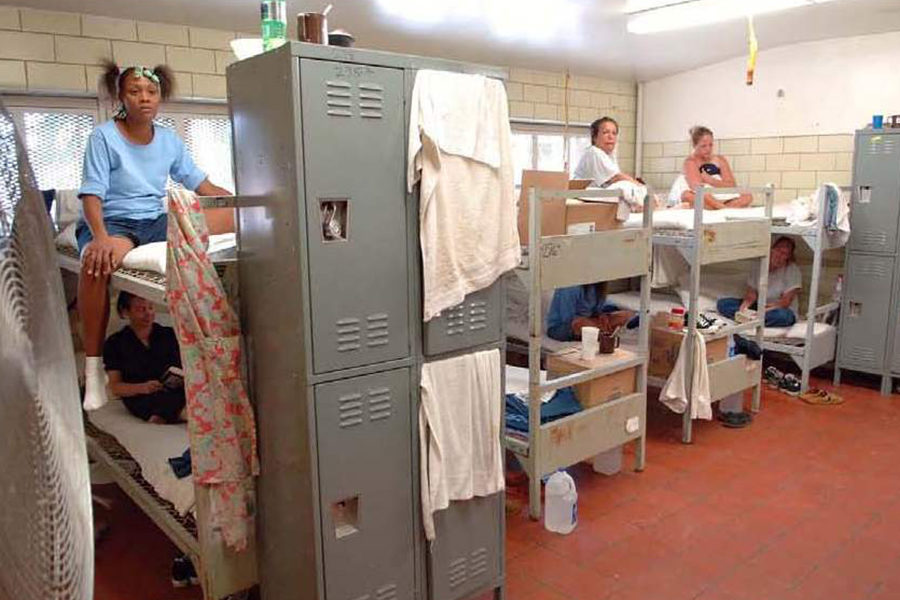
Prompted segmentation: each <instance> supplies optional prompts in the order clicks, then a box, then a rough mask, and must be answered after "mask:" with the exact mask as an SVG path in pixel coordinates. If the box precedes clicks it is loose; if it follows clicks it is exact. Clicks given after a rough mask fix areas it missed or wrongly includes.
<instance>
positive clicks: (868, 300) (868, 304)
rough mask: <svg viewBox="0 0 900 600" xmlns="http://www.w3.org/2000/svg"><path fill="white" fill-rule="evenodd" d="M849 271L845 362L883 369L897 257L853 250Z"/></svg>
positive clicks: (843, 344)
mask: <svg viewBox="0 0 900 600" xmlns="http://www.w3.org/2000/svg"><path fill="white" fill-rule="evenodd" d="M845 271H846V274H847V275H846V277H847V292H846V299H845V301H844V310H843V311H842V314H841V320H842V323H841V336H842V338H843V339H842V340H841V356H840V360H841V364H842V365H843V366H847V367H849V368H854V367H858V368H860V369H862V370H876V371H879V370H881V369H882V368H883V366H884V360H885V348H886V346H887V337H888V328H887V323H888V319H889V317H890V300H891V288H892V281H893V273H894V259H893V258H892V257H888V256H876V255H868V254H854V253H851V254H849V256H848V261H847V264H846V268H845Z"/></svg>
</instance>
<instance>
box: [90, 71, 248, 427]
mask: <svg viewBox="0 0 900 600" xmlns="http://www.w3.org/2000/svg"><path fill="white" fill-rule="evenodd" d="M102 82H103V85H104V87H105V90H106V92H107V93H109V95H110V98H115V99H117V100H118V102H119V106H118V109H117V110H116V114H115V117H114V118H113V120H111V121H108V122H106V123H104V124H102V125H100V126H98V127H97V128H96V129H94V131H93V132H91V135H90V137H89V138H88V143H87V149H86V151H85V157H84V173H83V178H82V185H81V189H80V190H79V192H78V196H79V198H81V202H82V210H81V216H80V218H79V221H78V226H77V229H76V234H75V235H76V238H77V239H78V250H79V252H80V254H81V273H80V275H79V278H78V311H79V314H80V317H81V323H82V327H83V331H84V348H85V354H86V357H87V358H86V361H85V395H84V406H85V408H86V409H88V410H91V409H96V408H99V407H101V406H103V404H105V403H106V390H105V387H104V381H103V379H104V377H103V375H104V373H103V364H102V362H101V360H100V351H101V349H102V347H103V336H104V334H105V333H106V325H107V322H108V321H109V294H108V292H107V284H108V283H109V278H110V275H111V274H112V273H113V271H115V270H116V269H117V268H119V266H120V265H121V264H122V257H124V256H125V254H126V253H127V252H128V251H129V250H131V249H132V248H134V247H136V246H139V245H141V244H148V243H150V242H159V241H165V239H166V207H165V203H164V201H165V198H166V179H167V177H171V178H172V180H174V181H176V182H178V183H180V184H182V185H184V186H185V187H186V188H188V189H190V190H194V191H196V192H197V193H198V194H200V195H204V196H222V195H230V192H229V191H227V190H225V189H222V188H220V187H218V186H215V185H213V184H212V183H210V181H209V180H208V179H207V177H206V174H205V173H204V172H203V171H201V170H200V169H198V168H197V166H196V165H195V164H194V161H193V160H191V156H190V154H188V152H187V150H186V149H185V147H184V143H182V141H181V140H180V139H179V138H178V136H177V135H175V133H174V132H173V131H172V130H171V129H167V128H165V127H157V126H155V125H154V123H153V120H154V119H155V118H156V115H157V113H158V112H159V106H160V102H161V101H164V100H167V99H168V98H169V97H170V96H171V95H172V91H173V88H174V84H175V81H174V78H173V76H172V72H171V71H170V70H169V68H168V67H166V66H162V65H161V66H157V67H156V68H154V69H148V68H146V67H128V68H126V69H125V70H122V71H120V70H119V68H118V67H117V66H116V65H115V64H113V63H108V64H107V65H106V67H105V69H104V73H103V77H102ZM207 223H208V225H209V230H210V233H224V232H227V231H233V230H234V216H233V211H231V210H230V209H218V210H217V211H207Z"/></svg>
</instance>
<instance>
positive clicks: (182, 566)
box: [172, 556, 200, 588]
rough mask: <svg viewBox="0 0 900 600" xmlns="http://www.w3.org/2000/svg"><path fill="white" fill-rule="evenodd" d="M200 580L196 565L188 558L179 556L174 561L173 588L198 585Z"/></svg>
mask: <svg viewBox="0 0 900 600" xmlns="http://www.w3.org/2000/svg"><path fill="white" fill-rule="evenodd" d="M199 583H200V579H199V578H198V577H197V571H196V570H195V569H194V564H193V563H192V562H191V559H189V558H188V557H187V556H179V557H178V558H176V559H175V560H173V561H172V587H176V588H183V587H187V586H189V585H197V584H199Z"/></svg>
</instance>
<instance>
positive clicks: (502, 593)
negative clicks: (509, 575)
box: [494, 584, 506, 600]
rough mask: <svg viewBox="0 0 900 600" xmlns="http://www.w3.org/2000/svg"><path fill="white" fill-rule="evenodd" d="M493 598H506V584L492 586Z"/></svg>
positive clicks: (498, 599)
mask: <svg viewBox="0 0 900 600" xmlns="http://www.w3.org/2000/svg"><path fill="white" fill-rule="evenodd" d="M494 600H506V585H505V584H504V585H501V586H500V587H496V588H494Z"/></svg>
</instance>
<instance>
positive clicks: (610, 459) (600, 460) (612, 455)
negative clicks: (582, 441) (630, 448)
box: [594, 446, 622, 475]
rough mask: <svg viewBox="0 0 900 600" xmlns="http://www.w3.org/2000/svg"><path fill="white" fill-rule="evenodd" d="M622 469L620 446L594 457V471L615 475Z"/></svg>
mask: <svg viewBox="0 0 900 600" xmlns="http://www.w3.org/2000/svg"><path fill="white" fill-rule="evenodd" d="M621 470H622V446H618V447H616V448H613V449H612V450H607V451H606V452H601V453H600V454H598V455H597V456H595V457H594V473H600V474H602V475H615V474H616V473H618V472H619V471H621Z"/></svg>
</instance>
